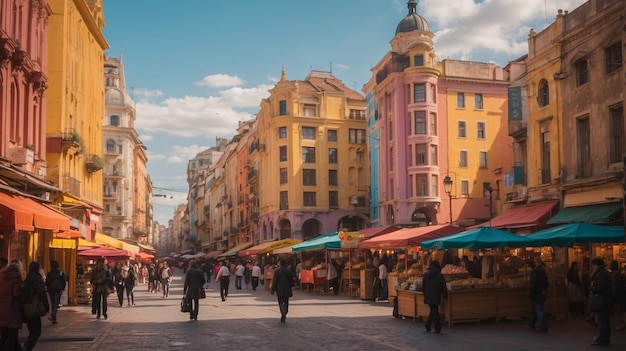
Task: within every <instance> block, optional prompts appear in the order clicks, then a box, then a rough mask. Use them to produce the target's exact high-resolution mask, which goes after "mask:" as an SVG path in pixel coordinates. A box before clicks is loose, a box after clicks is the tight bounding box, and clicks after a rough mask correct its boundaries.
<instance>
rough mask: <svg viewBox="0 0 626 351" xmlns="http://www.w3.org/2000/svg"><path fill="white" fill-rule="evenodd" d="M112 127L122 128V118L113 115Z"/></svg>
mask: <svg viewBox="0 0 626 351" xmlns="http://www.w3.org/2000/svg"><path fill="white" fill-rule="evenodd" d="M110 123H111V125H112V126H113V127H119V126H120V116H117V115H111V122H110Z"/></svg>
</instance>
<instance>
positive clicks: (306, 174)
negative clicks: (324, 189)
mask: <svg viewBox="0 0 626 351" xmlns="http://www.w3.org/2000/svg"><path fill="white" fill-rule="evenodd" d="M315 178H316V171H315V170H314V169H303V170H302V185H309V186H314V185H316V182H315Z"/></svg>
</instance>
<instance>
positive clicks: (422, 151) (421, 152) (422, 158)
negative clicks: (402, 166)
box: [415, 144, 426, 166]
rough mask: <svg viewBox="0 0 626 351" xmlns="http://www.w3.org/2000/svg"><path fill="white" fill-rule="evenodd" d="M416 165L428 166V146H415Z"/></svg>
mask: <svg viewBox="0 0 626 351" xmlns="http://www.w3.org/2000/svg"><path fill="white" fill-rule="evenodd" d="M415 164H416V165H418V166H423V165H425V164H426V144H415Z"/></svg>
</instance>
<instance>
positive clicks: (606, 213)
mask: <svg viewBox="0 0 626 351" xmlns="http://www.w3.org/2000/svg"><path fill="white" fill-rule="evenodd" d="M621 211H622V204H621V203H619V202H611V203H606V204H598V205H586V206H576V207H566V208H564V209H562V210H560V211H559V212H558V213H557V214H556V215H554V217H552V218H550V219H549V220H548V224H562V223H574V222H583V223H606V222H611V221H613V220H614V219H616V218H617V217H619V214H620V213H621Z"/></svg>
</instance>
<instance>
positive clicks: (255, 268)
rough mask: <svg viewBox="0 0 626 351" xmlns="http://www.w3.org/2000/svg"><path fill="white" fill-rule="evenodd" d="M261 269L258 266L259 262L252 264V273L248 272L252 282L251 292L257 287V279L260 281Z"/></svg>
mask: <svg viewBox="0 0 626 351" xmlns="http://www.w3.org/2000/svg"><path fill="white" fill-rule="evenodd" d="M261 274H262V273H261V267H260V266H259V262H254V266H252V271H251V272H250V279H251V281H252V290H256V288H257V287H258V286H259V279H261Z"/></svg>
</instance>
